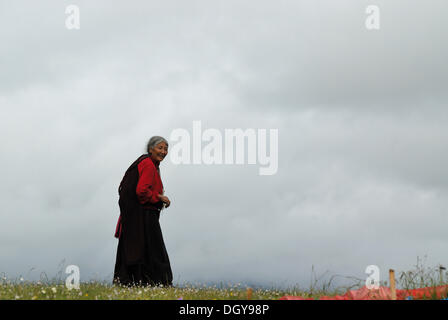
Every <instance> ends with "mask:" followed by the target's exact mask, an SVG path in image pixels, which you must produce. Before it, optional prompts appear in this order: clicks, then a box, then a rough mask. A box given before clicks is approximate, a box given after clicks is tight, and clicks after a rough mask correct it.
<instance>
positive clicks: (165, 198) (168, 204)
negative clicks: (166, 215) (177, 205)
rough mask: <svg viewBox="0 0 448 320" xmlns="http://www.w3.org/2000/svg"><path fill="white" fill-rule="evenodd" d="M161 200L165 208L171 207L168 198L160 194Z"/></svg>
mask: <svg viewBox="0 0 448 320" xmlns="http://www.w3.org/2000/svg"><path fill="white" fill-rule="evenodd" d="M159 199H160V200H161V201H162V202H163V203H164V204H165V208H168V207H169V206H170V204H171V202H170V199H168V197H167V196H164V195H163V194H159Z"/></svg>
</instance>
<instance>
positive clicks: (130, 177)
mask: <svg viewBox="0 0 448 320" xmlns="http://www.w3.org/2000/svg"><path fill="white" fill-rule="evenodd" d="M147 156H148V155H142V156H141V157H139V159H137V160H136V161H135V162H134V163H133V164H132V165H131V166H130V167H129V168H128V170H127V171H126V174H125V177H124V178H123V181H122V183H121V184H120V188H119V193H120V200H119V205H120V216H121V220H122V232H121V235H120V238H119V240H118V248H117V256H116V262H115V269H114V280H113V282H114V283H115V284H123V285H159V284H162V285H165V286H171V285H172V280H173V275H172V271H171V266H170V261H169V257H168V253H167V251H166V247H165V243H164V241H163V235H162V230H161V228H160V224H159V218H160V212H159V211H157V210H154V209H146V208H144V207H143V206H142V205H141V204H140V203H139V202H138V199H137V195H136V193H135V190H136V186H137V183H138V170H137V165H138V163H139V162H140V161H141V160H142V159H144V158H145V157H147ZM159 205H160V206H161V205H162V203H160V204H159ZM160 206H159V207H160Z"/></svg>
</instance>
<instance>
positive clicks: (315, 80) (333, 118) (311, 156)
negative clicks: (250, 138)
mask: <svg viewBox="0 0 448 320" xmlns="http://www.w3.org/2000/svg"><path fill="white" fill-rule="evenodd" d="M69 4H76V5H78V6H79V9H80V23H81V28H80V29H79V30H68V29H67V28H66V26H65V21H66V18H67V17H68V15H67V14H66V13H65V8H66V6H67V5H69ZM371 4H373V5H377V6H378V7H379V9H380V19H381V20H380V29H379V30H367V29H366V27H365V20H366V18H367V16H368V15H367V14H366V13H365V10H366V7H367V6H368V5H371ZM447 12H448V3H447V2H446V1H445V0H440V1H437V0H428V1H421V0H420V1H413V0H396V1H382V0H372V1H358V0H356V1H355V0H350V1H348V0H338V1H331V0H326V1H323V0H307V1H299V0H290V1H286V0H277V1H266V0H263V1H240V0H238V1H236V0H230V1H229V0H228V1H210V0H208V1H192V0H188V1H120V2H118V1H115V2H111V1H105V0H96V1H85V0H73V1H60V0H58V1H56V0H52V1H49V0H46V1H44V0H42V1H38V2H37V1H33V2H31V1H24V0H0V40H1V41H0V147H1V152H2V156H1V158H0V174H1V177H2V179H1V180H2V183H1V185H0V204H1V217H2V223H0V272H4V274H5V275H6V276H7V277H8V278H13V279H14V278H15V277H19V276H23V277H24V278H25V279H29V280H36V279H39V278H40V275H41V273H42V272H45V273H46V274H47V275H48V277H49V278H51V277H53V276H56V274H57V272H58V271H59V270H60V269H61V268H62V267H63V268H65V266H67V265H69V264H75V265H78V266H79V267H80V271H81V281H88V280H90V279H96V280H105V281H111V280H112V274H113V268H114V263H115V255H116V249H117V244H118V241H117V239H115V238H114V237H113V234H114V231H115V225H116V222H117V218H118V215H119V208H118V194H117V188H118V184H119V183H120V180H121V178H122V176H123V174H124V171H125V170H126V168H127V167H128V166H129V164H130V163H131V162H132V161H134V160H135V159H136V158H137V157H138V156H139V155H140V154H142V153H143V151H144V148H145V144H146V143H147V141H148V139H149V138H150V137H151V136H153V135H161V136H164V137H166V138H167V139H169V138H170V135H171V132H172V131H173V130H174V129H177V128H183V129H185V130H187V131H189V132H192V127H193V121H195V120H198V121H201V124H202V128H203V129H204V130H205V129H207V128H214V129H217V130H219V131H220V132H223V133H224V130H225V129H232V128H242V129H248V128H253V129H278V133H279V135H278V136H279V138H278V139H279V140H278V144H279V147H278V161H279V166H278V171H277V173H276V174H275V175H266V176H261V175H259V171H258V170H259V167H260V166H259V165H249V164H244V165H205V164H203V165H175V164H174V163H173V162H172V161H171V160H170V157H168V158H166V160H165V161H163V162H162V164H161V173H162V179H163V182H164V185H165V189H166V194H167V195H168V197H169V198H170V199H171V201H172V205H171V207H170V208H169V209H167V210H166V211H164V212H162V214H161V218H160V224H161V227H162V231H163V235H164V240H165V244H166V247H167V250H168V253H169V256H170V260H171V266H172V269H173V275H174V282H175V283H183V282H201V283H204V282H217V283H219V282H231V283H238V282H241V283H256V284H260V285H267V286H270V285H274V286H293V285H298V286H300V287H304V288H308V287H309V285H310V281H311V277H312V267H313V266H314V272H315V273H316V274H318V275H319V274H323V273H325V272H329V273H330V274H333V275H336V274H337V275H342V276H353V277H358V278H366V277H367V275H366V274H365V273H364V271H365V269H366V267H367V266H368V265H372V264H374V265H378V266H379V267H380V270H381V272H382V273H381V280H387V278H388V275H387V271H388V269H389V268H394V269H395V270H398V271H404V270H410V269H413V267H414V266H415V264H416V261H417V257H424V256H427V260H426V265H427V266H431V267H432V266H436V265H437V264H444V265H448V256H447V253H446V252H447V245H448V232H446V230H447V227H448V217H447V211H446V210H447V207H448V206H447V205H448V197H447V196H448V173H447V170H446V165H444V164H445V163H447V162H448V148H447V138H448V128H447V126H446V124H447V121H448V111H447V101H448V90H447V89H448V88H447V86H448V85H447V84H448V64H447V63H446V57H447V56H448V44H447V41H446V39H447V33H448V31H447V30H448V23H447V22H446V15H447ZM173 144H174V143H173V142H171V144H170V147H172V145H173ZM61 266H62V267H61ZM64 270H65V269H64Z"/></svg>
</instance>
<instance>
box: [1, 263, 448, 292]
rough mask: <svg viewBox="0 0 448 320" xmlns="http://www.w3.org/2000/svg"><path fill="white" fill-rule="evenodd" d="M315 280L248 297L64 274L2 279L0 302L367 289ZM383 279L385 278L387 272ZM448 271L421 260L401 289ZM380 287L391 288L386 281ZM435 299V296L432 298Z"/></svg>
mask: <svg viewBox="0 0 448 320" xmlns="http://www.w3.org/2000/svg"><path fill="white" fill-rule="evenodd" d="M312 274H313V276H312V279H311V283H310V286H309V288H308V289H307V290H303V289H301V288H299V287H298V286H295V287H291V288H289V289H278V288H274V287H272V288H269V289H261V288H253V289H252V293H251V295H250V296H248V288H247V287H246V286H244V285H241V284H237V285H213V286H212V285H208V286H207V285H201V284H183V285H177V286H174V287H169V288H166V287H124V286H118V285H112V284H111V283H106V282H99V281H91V282H84V283H83V282H81V284H80V288H79V290H76V289H72V290H69V289H67V288H66V286H65V282H64V281H63V280H61V279H62V271H61V272H59V276H58V277H56V278H53V279H52V280H48V279H46V280H42V277H41V281H37V282H29V281H25V280H24V279H23V278H19V279H16V280H8V279H7V278H6V276H3V277H2V278H0V300H246V299H249V298H250V299H252V300H277V299H279V298H281V297H283V296H285V295H291V296H302V297H304V298H313V299H319V298H320V297H321V296H324V295H325V296H334V295H339V294H344V293H346V292H347V290H351V289H358V288H361V287H362V286H364V284H365V279H356V278H351V277H345V278H346V279H351V280H352V285H350V286H345V287H339V288H334V286H333V281H334V280H335V278H336V277H338V276H331V277H330V278H329V279H326V278H325V275H326V273H325V274H323V275H321V276H319V277H317V276H316V275H315V274H314V267H313V269H312ZM382 277H383V278H384V277H385V275H384V273H383V275H382ZM447 280H448V272H447V271H445V269H440V268H439V267H433V268H426V267H424V265H423V263H422V260H421V259H419V258H417V265H416V266H415V269H413V270H410V271H402V272H397V273H396V287H397V289H416V288H423V287H435V286H439V285H447V284H448V282H447ZM380 285H382V286H388V283H387V282H386V281H381V283H380ZM428 298H429V299H431V298H432V299H435V297H428Z"/></svg>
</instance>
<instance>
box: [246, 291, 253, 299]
mask: <svg viewBox="0 0 448 320" xmlns="http://www.w3.org/2000/svg"><path fill="white" fill-rule="evenodd" d="M251 299H252V288H247V300H251Z"/></svg>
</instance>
